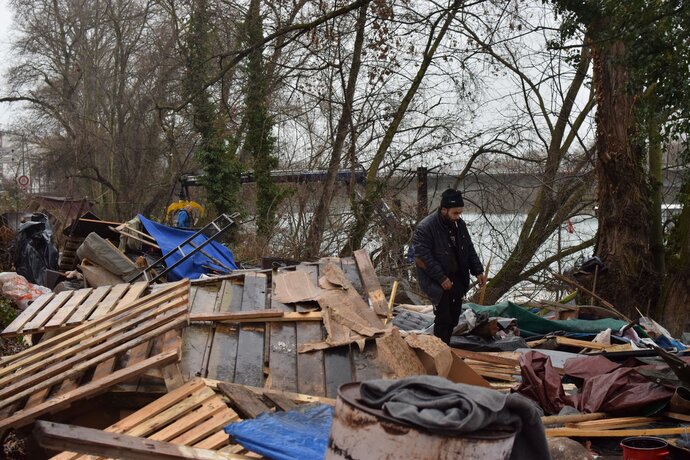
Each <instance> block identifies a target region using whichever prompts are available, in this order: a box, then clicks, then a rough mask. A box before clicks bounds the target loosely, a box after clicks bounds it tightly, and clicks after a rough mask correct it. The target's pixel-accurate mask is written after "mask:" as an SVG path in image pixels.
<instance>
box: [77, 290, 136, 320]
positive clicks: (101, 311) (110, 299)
mask: <svg viewBox="0 0 690 460" xmlns="http://www.w3.org/2000/svg"><path fill="white" fill-rule="evenodd" d="M128 289H129V284H116V285H115V286H113V287H112V288H111V289H110V292H109V293H108V295H107V296H106V297H105V299H103V300H101V302H100V303H99V304H98V306H97V307H96V309H95V310H94V311H93V313H91V316H89V317H88V318H87V319H95V318H100V317H101V316H103V315H105V314H107V313H110V312H111V311H112V310H113V308H115V305H117V303H118V302H119V300H120V299H121V298H122V296H123V295H124V294H125V292H127V290H128Z"/></svg>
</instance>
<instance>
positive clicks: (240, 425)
mask: <svg viewBox="0 0 690 460" xmlns="http://www.w3.org/2000/svg"><path fill="white" fill-rule="evenodd" d="M332 424H333V408H332V407H331V406H328V405H326V404H321V405H319V406H316V407H311V408H310V409H307V410H305V411H301V410H299V409H296V410H291V411H288V412H276V413H269V412H264V413H263V414H261V415H259V416H258V417H257V418H255V419H251V420H244V421H242V422H236V423H232V424H230V425H228V426H226V427H225V432H226V433H228V434H229V435H230V436H232V437H233V441H234V442H236V443H239V444H241V445H242V446H243V447H244V448H245V449H247V450H250V451H252V452H256V453H257V454H261V455H264V456H266V457H268V458H271V459H273V460H305V459H316V458H323V457H324V455H326V448H327V447H328V435H329V434H330V432H331V425H332Z"/></svg>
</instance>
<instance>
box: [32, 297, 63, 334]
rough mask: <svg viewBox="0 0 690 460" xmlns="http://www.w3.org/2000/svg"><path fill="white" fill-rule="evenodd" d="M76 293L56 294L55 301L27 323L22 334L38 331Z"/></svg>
mask: <svg viewBox="0 0 690 460" xmlns="http://www.w3.org/2000/svg"><path fill="white" fill-rule="evenodd" d="M73 292H74V291H62V292H60V293H58V294H55V297H53V300H51V301H50V303H49V304H48V305H45V306H44V307H43V308H41V310H40V311H39V312H38V313H36V316H34V318H33V319H32V320H31V321H29V322H28V323H26V324H25V325H24V327H23V329H22V333H26V332H32V331H38V330H39V329H40V328H41V327H42V326H43V325H44V324H45V323H47V322H48V321H49V320H50V318H51V317H52V316H53V314H54V313H55V312H56V311H57V310H59V309H60V307H62V306H63V305H64V304H65V302H67V299H69V298H70V297H72V293H73Z"/></svg>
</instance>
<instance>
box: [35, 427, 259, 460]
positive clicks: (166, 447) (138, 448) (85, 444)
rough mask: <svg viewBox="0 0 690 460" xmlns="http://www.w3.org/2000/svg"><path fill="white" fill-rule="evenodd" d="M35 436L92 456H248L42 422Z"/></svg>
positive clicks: (202, 459) (182, 459) (136, 459)
mask: <svg viewBox="0 0 690 460" xmlns="http://www.w3.org/2000/svg"><path fill="white" fill-rule="evenodd" d="M34 436H35V437H36V438H37V439H38V442H39V443H40V444H41V446H43V447H45V448H48V449H53V450H70V451H74V452H80V453H85V454H90V455H97V456H102V457H112V458H127V459H130V460H149V459H151V458H158V459H173V460H178V459H179V460H188V459H196V460H221V459H222V460H226V459H246V458H248V457H245V456H241V455H236V454H228V453H224V452H217V451H212V450H207V449H199V448H196V447H189V446H178V445H174V444H171V443H167V442H163V441H152V440H150V439H144V438H139V437H136V436H128V435H123V434H115V433H108V432H106V431H102V430H96V429H93V428H82V427H78V426H75V425H65V424H60V423H53V422H45V421H39V422H37V423H36V427H35V428H34Z"/></svg>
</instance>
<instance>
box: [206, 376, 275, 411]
mask: <svg viewBox="0 0 690 460" xmlns="http://www.w3.org/2000/svg"><path fill="white" fill-rule="evenodd" d="M218 389H219V390H220V391H222V392H223V393H225V396H227V397H228V398H229V399H230V405H231V406H232V407H233V409H235V412H237V414H238V415H239V416H240V417H242V418H245V419H247V418H256V417H258V416H259V415H260V414H263V413H264V412H271V408H270V407H268V406H267V405H266V404H265V403H264V402H263V401H262V400H261V399H260V398H259V396H258V395H257V394H256V393H254V392H252V391H251V390H249V389H247V388H246V387H244V386H242V385H237V384H234V383H221V384H219V385H218Z"/></svg>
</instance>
